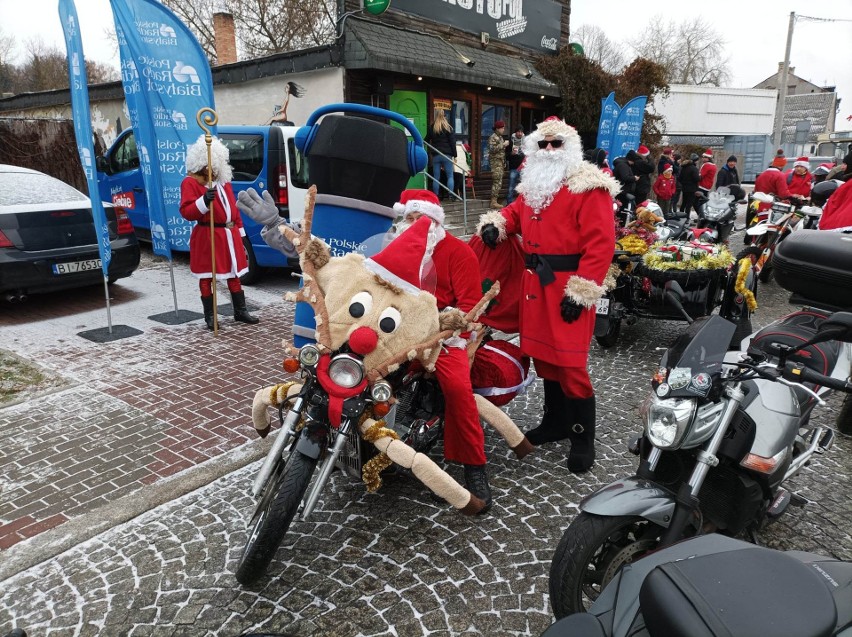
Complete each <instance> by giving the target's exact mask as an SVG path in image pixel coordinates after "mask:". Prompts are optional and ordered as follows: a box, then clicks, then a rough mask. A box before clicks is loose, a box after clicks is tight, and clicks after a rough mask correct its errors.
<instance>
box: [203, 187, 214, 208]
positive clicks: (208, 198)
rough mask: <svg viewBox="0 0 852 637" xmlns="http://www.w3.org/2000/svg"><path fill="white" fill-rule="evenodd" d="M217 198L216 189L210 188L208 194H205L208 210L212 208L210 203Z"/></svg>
mask: <svg viewBox="0 0 852 637" xmlns="http://www.w3.org/2000/svg"><path fill="white" fill-rule="evenodd" d="M215 198H216V189H215V188H208V189H207V192H205V193H204V205H205V206H207V207H208V208H209V207H210V202H211V201H213V200H214V199H215Z"/></svg>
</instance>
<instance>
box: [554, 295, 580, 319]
mask: <svg viewBox="0 0 852 637" xmlns="http://www.w3.org/2000/svg"><path fill="white" fill-rule="evenodd" d="M585 309H586V308H584V307H583V306H582V305H579V304H578V303H576V302H574V301H572V300H571V299H569V298H568V297H567V296H563V297H562V303H560V304H559V311H560V312H561V313H562V320H563V321H565V322H566V323H573V322H574V321H576V320H577V319H578V318H580V315H581V314H582V313H583V310H585Z"/></svg>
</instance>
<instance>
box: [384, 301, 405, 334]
mask: <svg viewBox="0 0 852 637" xmlns="http://www.w3.org/2000/svg"><path fill="white" fill-rule="evenodd" d="M401 323H402V315H401V314H400V313H399V310H397V309H396V308H395V307H388V308H385V309H384V311H383V312H382V314H381V316H379V329H380V330H382V331H383V332H384V333H385V334H393V333H394V332H395V331H396V328H398V327H399V326H400V324H401Z"/></svg>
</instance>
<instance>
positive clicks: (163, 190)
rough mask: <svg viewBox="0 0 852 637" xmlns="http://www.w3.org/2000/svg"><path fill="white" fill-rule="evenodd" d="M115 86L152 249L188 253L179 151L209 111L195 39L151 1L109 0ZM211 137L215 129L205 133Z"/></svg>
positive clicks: (204, 65)
mask: <svg viewBox="0 0 852 637" xmlns="http://www.w3.org/2000/svg"><path fill="white" fill-rule="evenodd" d="M110 6H112V14H113V17H114V18H115V31H116V35H117V36H118V48H119V53H120V54H121V81H122V84H123V85H124V97H125V100H126V101H127V109H128V111H129V114H130V125H131V126H132V127H133V134H134V136H135V137H136V146H137V148H138V150H139V166H140V169H141V170H142V177H143V180H144V183H145V191H146V192H147V194H148V208H149V210H150V215H151V241H152V243H153V247H154V252H155V253H157V254H160V255H163V256H166V257H168V258H171V248H175V249H176V250H183V251H186V250H189V235H190V233H191V232H192V226H193V224H192V222H189V221H186V220H185V219H184V218H183V217H181V216H180V212H179V210H178V208H179V206H180V184H181V182H182V181H183V178H184V177H185V176H186V166H185V160H186V147H187V146H188V145H190V144H192V143H193V142H195V141H196V140H197V139H198V136H199V135H201V134H202V132H203V131H202V130H201V128H200V127H199V126H198V124H197V122H196V120H195V114H196V113H197V112H198V111H199V110H200V109H201V108H204V107H208V108H215V106H214V103H213V78H212V76H211V74H210V64H209V62H208V61H207V56H205V55H204V51H203V50H202V48H201V45H199V44H198V40H196V39H195V36H194V35H193V34H192V32H191V31H190V30H189V29H188V28H187V26H186V25H185V24H184V23H183V22H181V21H180V19H179V18H178V17H177V16H176V15H175V14H174V13H172V12H171V11H170V10H169V9H167V8H166V7H164V6H163V5H162V4H160V3H159V2H157V1H156V0H110ZM210 132H211V134H213V135H215V134H216V130H215V127H213V128H211V131H210Z"/></svg>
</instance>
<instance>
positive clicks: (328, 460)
mask: <svg viewBox="0 0 852 637" xmlns="http://www.w3.org/2000/svg"><path fill="white" fill-rule="evenodd" d="M353 426H354V425H353V424H352V421H351V420H344V421H343V422H342V423H340V427H339V428H338V429H337V436H336V437H335V439H334V444H333V445H332V447H331V451H330V452H327V453H326V454H325V458H323V461H322V464H321V465H320V472H319V475H318V476H317V479H316V480H315V481H314V484H313V486H312V487H311V489H310V491H308V495H307V496H306V497H305V501H304V506H303V507H302V514H301V519H302V520H306V519H307V518H308V516H309V515H310V514H311V513H313V510H314V507H316V505H317V502H318V501H319V497H320V494H321V493H322V491H323V489H324V488H325V485H326V483H327V482H328V478H329V476H330V475H331V472H332V470H334V463H336V462H337V458H338V457H339V456H340V452H341V451H343V447H345V446H346V442H347V440H348V438H349V429H350V427H353Z"/></svg>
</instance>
